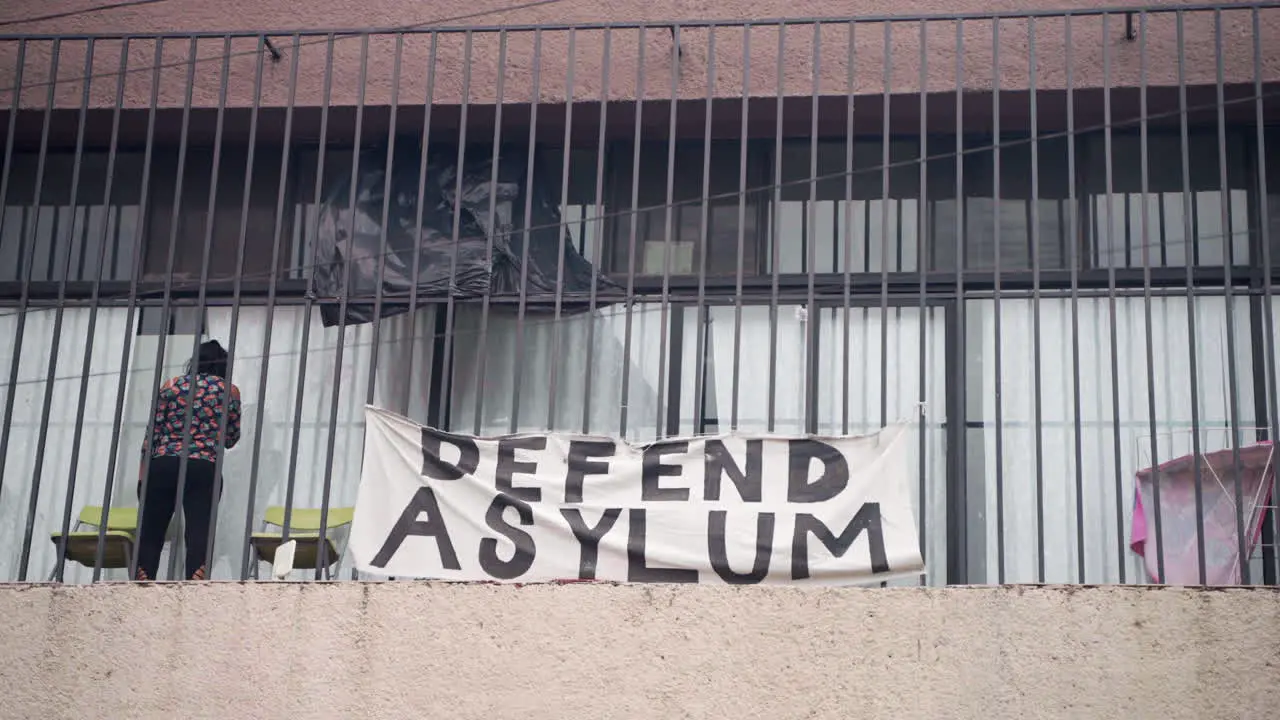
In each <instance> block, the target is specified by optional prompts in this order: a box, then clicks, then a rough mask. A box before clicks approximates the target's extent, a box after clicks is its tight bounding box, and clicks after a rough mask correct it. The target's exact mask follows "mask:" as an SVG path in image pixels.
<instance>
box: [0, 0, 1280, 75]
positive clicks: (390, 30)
mask: <svg viewBox="0 0 1280 720" xmlns="http://www.w3.org/2000/svg"><path fill="white" fill-rule="evenodd" d="M544 2H545V0H544ZM529 4H534V3H529ZM537 4H543V3H537ZM1254 8H1260V9H1270V8H1280V2H1274V1H1271V2H1237V3H1195V4H1187V5H1179V6H1177V9H1180V10H1183V11H1186V12H1197V11H1212V10H1218V9H1221V10H1252V9H1254ZM512 9H513V8H503V9H502V10H501V12H509V11H511V10H512ZM495 12H497V11H484V12H481V13H471V14H469V15H467V16H466V17H461V18H449V19H445V20H444V21H439V20H437V21H426V22H420V23H414V24H411V25H389V26H380V27H371V28H370V27H365V28H359V27H331V28H313V29H307V30H298V29H296V28H294V29H290V28H272V29H268V30H258V31H248V30H242V31H238V32H233V33H230V35H231V36H232V37H235V38H243V37H257V36H258V35H260V34H261V35H267V36H271V37H274V36H277V35H293V34H295V33H296V34H300V35H302V36H304V37H321V36H327V35H335V36H341V37H339V38H338V39H350V38H353V37H358V36H359V35H360V34H362V33H365V34H370V35H379V34H381V35H391V34H395V33H404V34H407V35H413V34H426V33H433V32H435V33H440V34H462V33H467V32H476V33H495V32H498V31H500V30H506V31H507V32H525V31H533V30H536V29H539V28H541V29H542V30H543V31H544V32H547V31H553V30H569V29H571V28H572V29H576V30H579V31H583V30H605V29H609V30H635V29H638V28H641V27H667V26H672V25H680V26H682V27H684V28H686V29H688V28H701V27H706V26H708V25H714V24H724V20H723V19H720V20H716V19H690V20H684V19H680V20H672V19H653V20H644V21H631V22H587V23H547V24H541V23H522V24H510V25H502V24H498V25H443V24H440V23H441V22H454V21H457V20H462V19H470V18H473V17H477V16H483V15H487V14H493V13H495ZM1144 12H1145V13H1150V14H1152V15H1160V14H1167V13H1171V12H1175V8H1174V7H1161V6H1141V5H1120V6H1115V7H1105V8H1104V7H1096V8H1091V7H1082V8H1069V9H1046V10H1028V9H1023V10H1008V11H1000V12H971V13H912V14H900V15H883V14H882V15H865V16H848V15H830V16H821V15H819V16H811V15H810V16H796V17H776V18H760V19H758V20H754V21H753V22H754V24H756V25H778V24H783V23H789V24H792V25H812V24H815V23H819V24H823V25H844V24H848V23H849V22H853V21H857V22H859V23H883V22H896V23H907V22H919V21H922V20H928V21H938V22H942V21H950V22H956V21H965V20H988V21H989V20H992V19H1003V20H1024V19H1027V18H1032V17H1040V18H1044V17H1052V18H1061V17H1065V16H1074V17H1096V16H1100V15H1105V14H1114V15H1119V14H1126V13H1144ZM227 34H228V33H225V32H217V31H205V32H197V33H191V34H189V36H191V37H197V38H220V37H223V36H224V35H227ZM164 35H165V33H154V32H153V33H127V34H124V33H105V34H92V35H91V34H87V33H79V34H66V33H64V34H50V33H43V34H35V33H33V34H14V33H9V34H4V35H0V41H15V40H24V39H25V40H53V39H55V38H58V39H63V40H86V39H88V38H89V37H91V36H92V37H94V38H95V39H96V40H99V41H102V40H108V39H114V40H118V39H120V38H122V37H126V36H127V37H130V38H133V39H135V40H144V39H151V40H154V39H156V38H157V37H163V36H164ZM183 37H188V34H184V35H183ZM305 44H308V45H310V44H318V43H305ZM239 54H241V55H248V54H249V53H248V52H245V53H239ZM7 89H8V88H3V89H0V92H3V91H5V90H7Z"/></svg>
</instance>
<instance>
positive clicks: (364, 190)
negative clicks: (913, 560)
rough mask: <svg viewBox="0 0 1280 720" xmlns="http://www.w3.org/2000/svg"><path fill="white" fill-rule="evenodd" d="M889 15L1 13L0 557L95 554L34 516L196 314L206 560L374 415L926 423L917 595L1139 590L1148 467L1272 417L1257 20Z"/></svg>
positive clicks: (237, 538)
mask: <svg viewBox="0 0 1280 720" xmlns="http://www.w3.org/2000/svg"><path fill="white" fill-rule="evenodd" d="M912 5H913V4H908V5H907V6H902V7H895V8H894V13H895V14H894V15H892V16H885V15H883V14H878V13H879V12H881V8H879V7H878V6H873V5H871V4H869V3H854V4H852V5H849V4H844V5H841V6H839V7H835V6H833V5H832V4H831V3H821V2H802V3H794V2H792V3H780V2H757V3H751V4H749V5H746V6H742V7H738V8H734V9H733V10H732V11H731V12H730V11H729V10H726V9H723V8H716V9H713V8H707V7H703V6H702V4H700V3H695V2H686V1H683V0H681V1H672V2H667V3H649V4H646V5H645V7H643V8H639V7H627V8H625V9H623V10H617V9H615V10H612V11H609V12H610V15H609V16H608V17H601V12H602V11H600V10H598V9H597V8H595V7H593V6H591V5H589V4H587V3H584V2H576V1H570V0H563V1H561V2H552V1H551V0H544V1H543V2H535V3H526V4H523V5H511V4H509V3H498V2H488V3H485V2H481V3H473V4H468V5H467V6H466V7H462V6H457V7H453V6H451V8H452V9H453V10H454V11H455V12H449V13H446V12H442V11H440V10H437V11H434V15H435V17H425V18H424V17H418V16H417V15H419V14H420V12H419V9H417V8H408V7H405V6H403V5H402V4H401V3H395V2H390V1H386V2H374V3H372V4H370V3H361V4H359V6H355V5H352V6H336V7H334V8H333V10H332V12H329V11H328V10H326V12H325V13H324V15H323V17H316V18H309V17H301V16H299V15H297V13H296V8H295V7H294V6H293V5H289V4H285V3H275V2H265V3H263V2H259V3H252V4H251V3H241V4H237V3H229V4H228V3H220V4H218V5H217V7H204V6H196V5H193V4H187V3H172V4H158V5H156V6H154V7H152V6H147V5H139V6H136V7H114V8H113V7H106V6H104V8H103V9H98V10H83V8H80V7H79V6H76V7H71V6H68V7H67V8H66V10H65V12H64V11H63V10H61V9H60V5H59V4H58V3H54V4H52V5H51V6H49V7H48V8H46V10H47V12H45V13H44V15H43V16H42V17H41V18H31V17H30V16H29V15H28V14H27V13H26V11H22V12H20V11H19V10H17V9H8V10H4V11H2V12H3V13H4V15H0V22H2V23H4V24H3V26H0V32H4V33H7V34H5V35H3V36H0V75H2V78H0V83H3V88H4V89H3V91H0V108H3V109H2V110H0V117H2V118H3V123H0V125H2V126H3V128H4V130H3V132H4V142H5V146H4V147H5V150H4V153H5V154H4V165H3V175H2V176H0V183H3V188H4V189H3V190H0V196H2V197H4V198H5V201H4V206H3V225H2V226H0V328H2V330H0V338H10V339H11V340H10V341H8V342H4V343H0V398H2V399H3V403H4V404H3V413H4V414H3V428H2V430H0V463H2V464H0V517H3V519H4V522H3V523H0V578H3V579H7V580H28V579H37V578H41V577H44V576H46V575H47V574H49V573H50V571H51V570H52V571H53V574H54V575H55V576H57V577H61V578H62V579H64V580H65V581H68V582H85V581H88V580H90V579H92V578H93V577H94V575H95V573H94V572H93V570H92V569H87V568H83V567H80V566H78V565H67V566H66V567H65V568H63V567H60V563H59V562H58V560H57V557H58V553H57V548H56V546H54V545H52V544H50V543H49V542H48V540H47V538H48V537H49V533H52V532H57V531H58V530H59V529H60V528H63V527H65V526H66V525H67V524H68V522H69V519H72V518H74V517H75V516H76V515H77V514H78V513H79V512H80V509H81V508H82V507H84V506H90V505H101V504H103V503H104V502H106V501H109V502H110V503H112V504H116V505H132V504H135V502H136V501H135V495H134V493H135V479H136V477H137V473H138V463H139V452H138V450H139V448H140V447H141V444H142V438H143V437H144V435H145V433H146V432H147V428H148V421H149V418H150V409H151V402H152V399H153V394H154V389H155V388H156V387H158V386H159V384H160V383H162V382H163V381H164V380H165V379H167V378H168V377H170V376H172V375H176V374H178V373H180V372H181V369H182V366H183V364H184V363H185V361H186V359H187V358H189V357H191V355H192V353H193V351H194V350H195V347H196V346H197V345H198V343H199V342H200V341H201V340H204V339H207V338H210V337H213V338H217V339H219V340H220V341H221V342H222V343H223V344H224V345H225V346H227V347H228V348H229V349H230V350H231V353H232V356H233V365H232V371H231V374H232V376H233V381H234V382H235V383H236V384H237V385H238V386H239V387H240V389H241V392H242V394H243V396H244V398H245V412H244V417H245V430H244V437H245V440H244V441H243V442H242V443H241V445H240V447H238V448H237V449H235V450H232V451H230V452H228V453H227V454H226V456H225V459H224V461H223V472H224V474H225V476H226V479H227V481H226V483H225V486H224V490H223V494H222V498H221V502H220V504H219V507H218V523H217V540H216V543H215V561H214V565H213V576H214V577H215V578H218V577H221V578H233V577H244V576H247V575H248V574H249V573H250V570H251V568H250V565H251V564H252V563H251V560H250V556H249V554H248V551H247V546H248V533H249V532H250V531H252V530H254V529H256V528H257V526H258V524H259V523H260V521H261V518H262V514H263V511H264V509H265V508H267V507H268V506H273V505H286V504H288V505H290V506H293V507H297V508H320V507H325V508H333V507H341V506H348V505H350V504H352V503H353V502H354V500H355V492H356V487H357V483H358V479H359V472H360V462H361V447H362V442H363V419H362V412H363V407H364V405H365V404H367V403H373V404H376V405H379V406H381V407H386V408H389V409H392V410H395V411H397V412H400V413H403V414H405V415H407V416H409V417H411V418H413V419H415V420H418V421H420V422H423V423H426V424H430V425H433V426H437V427H443V428H448V429H452V430H456V431H459V432H468V433H476V434H485V435H493V434H502V433H508V432H516V431H522V430H543V429H557V430H571V431H584V432H591V433H601V434H617V435H621V436H622V437H625V438H627V439H628V440H631V441H634V442H645V441H648V440H652V439H655V438H659V437H666V436H673V435H687V434H703V433H718V432H729V431H734V430H738V431H771V432H780V433H819V434H827V435H830V434H847V433H860V432H867V431H870V430H873V429H875V428H878V427H880V426H882V425H885V424H887V423H891V422H895V421H899V420H907V421H912V422H915V423H916V430H915V433H916V437H915V441H914V444H915V447H916V449H915V451H914V453H913V455H914V458H915V459H914V466H913V472H914V473H915V475H914V477H915V481H916V482H915V488H916V494H915V501H916V503H917V507H918V510H919V517H918V521H919V524H920V529H921V536H922V544H923V547H924V550H925V555H926V561H927V563H928V565H929V572H928V575H927V577H926V579H925V581H926V582H928V583H930V584H947V583H953V584H954V583H1006V582H1010V583H1020V582H1067V583H1134V582H1148V577H1147V573H1146V572H1145V570H1144V569H1143V564H1142V559H1141V558H1140V557H1138V556H1137V555H1136V554H1135V553H1134V552H1133V551H1132V550H1131V549H1130V540H1131V531H1132V528H1131V523H1132V520H1131V516H1132V507H1133V497H1134V477H1135V474H1136V473H1137V472H1138V471H1139V470H1140V469H1143V468H1147V467H1151V466H1153V465H1156V464H1158V463H1163V462H1166V461H1169V460H1172V459H1174V458H1177V457H1179V456H1183V455H1187V454H1189V453H1205V452H1212V451H1218V450H1224V449H1231V448H1239V447H1241V446H1244V445H1248V444H1252V443H1255V442H1258V441H1264V440H1268V439H1269V438H1270V437H1271V435H1270V431H1269V430H1268V428H1271V427H1274V426H1275V425H1276V413H1277V409H1278V406H1277V401H1276V393H1275V386H1276V381H1277V379H1278V378H1280V376H1277V375H1276V364H1275V357H1274V356H1275V333H1276V327H1277V326H1276V322H1275V317H1274V316H1275V313H1274V306H1273V302H1274V297H1273V291H1272V282H1273V280H1274V279H1275V277H1276V275H1275V271H1274V270H1273V264H1274V263H1276V257H1275V255H1276V253H1275V250H1276V249H1277V245H1276V243H1277V238H1280V220H1277V219H1276V218H1278V217H1280V194H1277V193H1280V190H1278V189H1277V188H1280V176H1278V175H1277V173H1280V158H1277V156H1276V148H1277V147H1280V135H1278V134H1277V133H1276V131H1275V130H1274V128H1273V123H1275V121H1276V117H1277V111H1278V110H1280V106H1278V105H1277V102H1276V99H1275V97H1273V94H1274V91H1275V83H1276V80H1277V79H1278V76H1280V54H1277V52H1276V51H1275V48H1276V47H1280V45H1277V42H1280V4H1274V5H1273V4H1267V3H1262V4H1254V5H1249V6H1236V5H1220V6H1212V5H1190V4H1182V3H1173V2H1166V3H1159V4H1154V5H1152V6H1150V7H1147V8H1128V9H1126V8H1116V9H1109V10H1103V9H1098V8H1096V7H1090V6H1091V5H1093V4H1091V3H1074V4H1072V3H1042V2H1029V1H1026V2H1020V3H1012V4H1009V6H1008V7H1006V8H1002V9H1001V10H1000V11H999V12H998V13H993V12H992V11H990V10H987V9H982V8H979V7H977V6H976V5H975V7H974V8H973V10H972V14H965V13H964V12H963V9H961V10H957V9H955V8H951V9H950V12H949V14H947V15H945V16H944V15H935V14H925V13H927V12H928V11H927V9H926V8H925V5H926V4H925V3H915V4H914V6H912ZM983 7H986V6H983ZM832 13H838V14H839V16H836V15H833V14H832ZM911 13H916V14H914V15H913V14H911ZM10 16H11V17H10ZM775 18H776V19H775ZM477 283H478V284H477ZM1255 500H1256V501H1255V502H1254V506H1258V507H1257V509H1256V512H1257V513H1258V514H1259V515H1262V516H1265V517H1264V518H1263V522H1262V523H1261V530H1260V535H1259V537H1258V538H1257V541H1256V547H1255V546H1254V541H1253V540H1252V539H1248V541H1249V543H1250V548H1249V552H1247V553H1245V555H1246V557H1247V558H1248V559H1247V561H1246V562H1243V563H1241V565H1242V567H1241V580H1242V581H1243V582H1244V583H1245V584H1274V583H1275V582H1276V578H1277V575H1276V573H1277V568H1278V565H1277V557H1276V555H1275V552H1274V550H1275V543H1276V541H1275V537H1276V534H1275V518H1274V513H1271V512H1270V511H1269V510H1268V509H1267V508H1266V507H1265V506H1266V505H1267V504H1268V503H1267V502H1266V501H1265V500H1263V499H1261V498H1256V499H1255ZM1270 504H1272V505H1274V502H1272V503H1270ZM1249 512H1254V509H1253V506H1250V510H1249ZM1250 526H1251V525H1250ZM1245 540H1246V538H1244V537H1243V533H1242V537H1241V542H1242V543H1243V542H1245ZM113 572H114V571H113ZM105 576H106V577H115V575H113V574H112V572H108V573H107V574H106V575H105ZM912 584H914V583H912Z"/></svg>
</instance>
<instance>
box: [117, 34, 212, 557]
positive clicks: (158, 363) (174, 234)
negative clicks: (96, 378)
mask: <svg viewBox="0 0 1280 720" xmlns="http://www.w3.org/2000/svg"><path fill="white" fill-rule="evenodd" d="M197 49H198V48H197V41H196V38H194V37H193V38H191V39H190V41H189V43H188V45H187V54H188V57H191V58H194V57H195V55H196V50H197ZM195 67H196V66H195V63H191V64H190V65H188V67H187V79H186V89H185V91H184V97H183V100H182V129H181V131H180V132H179V137H178V167H177V174H176V176H175V177H174V183H173V208H172V210H171V212H170V214H169V254H168V258H167V259H166V261H165V273H164V294H163V296H162V297H163V299H162V301H161V311H160V327H161V334H160V336H159V340H158V341H157V343H156V355H155V357H156V359H155V372H154V373H153V374H152V378H151V384H150V385H149V386H148V387H150V388H151V403H150V405H149V409H150V411H149V412H148V413H147V430H146V434H145V435H143V441H142V442H143V450H142V464H141V469H140V471H139V478H140V481H139V484H138V532H137V533H135V535H134V537H136V538H139V539H141V537H142V529H141V528H142V518H143V515H144V513H146V511H147V502H146V498H147V487H148V485H149V484H150V481H151V478H150V475H151V457H152V453H153V452H154V451H155V448H154V447H153V445H152V440H153V438H152V435H153V433H154V432H155V414H156V413H155V411H156V408H157V407H158V405H159V396H158V395H156V391H157V390H158V389H159V387H160V382H161V380H163V378H164V372H165V368H164V350H165V345H166V344H167V343H168V338H169V336H168V334H167V333H168V328H169V321H170V318H171V317H172V316H171V315H170V312H171V311H172V305H171V302H172V299H173V269H174V268H173V266H174V263H175V262H176V261H177V255H178V250H177V248H178V219H179V218H180V217H181V212H182V205H183V201H182V200H183V197H182V188H183V186H184V185H185V182H184V181H185V179H186V170H187V144H188V140H189V138H190V134H191V101H192V94H193V93H194V91H195V81H196V69H195ZM157 82H159V78H158V77H157ZM145 237H146V235H145V234H144V235H142V236H141V238H145ZM142 256H143V258H145V257H146V253H143V254H142ZM145 262H146V261H145V259H144V260H143V263H145ZM139 321H141V318H140V319H139ZM198 321H199V319H198V318H197V322H198ZM197 330H198V328H197ZM176 507H177V506H176V505H175V512H176ZM140 546H141V543H139V542H135V543H134V545H133V560H132V562H130V563H129V567H130V569H131V572H136V569H137V567H138V551H139V549H140ZM170 553H171V554H172V549H171V550H170ZM159 574H160V568H159V567H157V568H156V575H157V576H158V575H159ZM147 579H148V580H152V581H155V580H159V577H153V578H147Z"/></svg>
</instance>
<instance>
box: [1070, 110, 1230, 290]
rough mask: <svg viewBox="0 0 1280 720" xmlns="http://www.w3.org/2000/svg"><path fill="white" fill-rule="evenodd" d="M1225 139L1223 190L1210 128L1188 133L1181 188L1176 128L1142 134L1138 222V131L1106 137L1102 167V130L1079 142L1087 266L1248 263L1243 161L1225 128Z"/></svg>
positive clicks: (1181, 156) (1124, 266) (1103, 143)
mask: <svg viewBox="0 0 1280 720" xmlns="http://www.w3.org/2000/svg"><path fill="white" fill-rule="evenodd" d="M1227 140H1228V142H1227V167H1228V173H1227V189H1226V190H1225V191H1224V190H1223V188H1222V179H1221V173H1220V170H1219V167H1218V160H1219V157H1218V155H1219V153H1218V137H1217V133H1216V132H1213V131H1209V132H1196V133H1193V134H1191V135H1190V138H1189V142H1188V145H1187V157H1188V160H1189V165H1188V167H1187V168H1186V170H1187V173H1188V175H1189V177H1190V182H1191V184H1190V186H1189V187H1187V188H1184V187H1183V181H1182V178H1183V167H1182V158H1183V151H1182V144H1181V138H1180V136H1179V134H1177V133H1173V134H1158V135H1150V136H1148V138H1147V177H1146V211H1145V215H1146V217H1145V221H1144V218H1143V215H1144V212H1143V177H1142V140H1141V137H1140V136H1138V135H1135V134H1123V135H1115V136H1113V137H1112V157H1111V162H1110V164H1109V165H1108V163H1107V157H1106V143H1105V138H1104V137H1103V135H1102V134H1101V133H1094V134H1092V135H1089V136H1087V141H1085V142H1084V143H1083V145H1084V147H1085V155H1084V163H1085V168H1086V174H1085V176H1084V178H1085V179H1084V187H1085V193H1084V196H1085V197H1086V198H1087V201H1088V211H1089V236H1090V240H1091V243H1090V253H1089V262H1090V264H1091V266H1093V267H1101V268H1107V267H1116V268H1141V267H1144V265H1149V266H1150V267H1186V266H1187V265H1188V264H1190V265H1192V266H1212V265H1218V266H1221V265H1228V264H1230V265H1245V264H1248V263H1250V262H1252V251H1251V248H1250V242H1249V190H1248V189H1249V187H1250V182H1251V179H1250V177H1249V174H1250V172H1249V166H1248V164H1247V163H1246V162H1245V150H1244V146H1243V139H1242V138H1241V136H1240V135H1238V134H1237V133H1234V132H1232V133H1230V134H1229V135H1228V137H1227ZM1108 168H1109V169H1110V171H1111V173H1112V192H1111V195H1110V196H1108V195H1107V185H1106V180H1107V171H1108ZM1184 190H1185V191H1186V192H1184ZM1188 253H1189V254H1190V256H1188Z"/></svg>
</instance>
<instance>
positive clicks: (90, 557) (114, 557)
mask: <svg viewBox="0 0 1280 720" xmlns="http://www.w3.org/2000/svg"><path fill="white" fill-rule="evenodd" d="M100 522H102V506H100V505H89V506H86V507H85V508H84V509H83V510H81V511H80V516H79V517H78V518H77V519H76V525H75V528H73V530H72V532H69V533H67V535H66V546H65V548H64V549H63V557H65V558H66V559H67V560H70V561H72V562H77V563H80V564H81V565H84V566H85V567H90V568H91V567H93V564H94V562H95V561H96V558H97V554H98V523H100ZM85 527H88V528H92V529H91V530H83V529H82V528H85ZM137 530H138V508H136V507H113V508H111V511H110V513H109V514H108V515H107V532H106V537H105V538H104V546H103V554H102V567H103V568H104V569H120V568H125V569H127V568H128V567H129V564H130V563H131V562H132V561H133V546H134V543H135V542H136V539H135V533H136V532H137ZM49 539H50V540H52V541H53V544H54V545H62V543H63V536H62V533H61V532H54V533H50V534H49ZM56 574H57V569H56V568H55V569H54V570H53V571H51V572H50V573H49V580H53V579H54V576H55V575H56Z"/></svg>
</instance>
